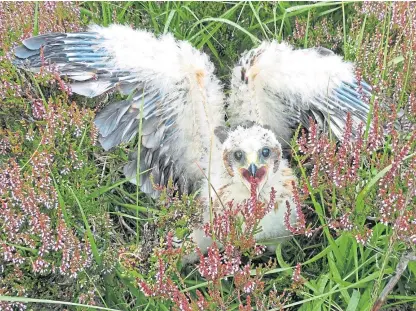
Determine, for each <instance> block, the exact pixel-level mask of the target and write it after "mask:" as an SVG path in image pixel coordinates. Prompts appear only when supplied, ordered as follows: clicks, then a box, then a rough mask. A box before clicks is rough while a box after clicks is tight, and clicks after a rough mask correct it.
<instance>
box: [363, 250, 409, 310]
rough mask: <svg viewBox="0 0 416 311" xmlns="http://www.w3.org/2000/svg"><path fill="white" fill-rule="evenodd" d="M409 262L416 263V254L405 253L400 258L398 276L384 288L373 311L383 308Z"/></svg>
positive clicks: (397, 269) (397, 268)
mask: <svg viewBox="0 0 416 311" xmlns="http://www.w3.org/2000/svg"><path fill="white" fill-rule="evenodd" d="M409 261H416V252H412V253H405V254H403V255H402V257H400V261H399V263H398V264H397V267H396V274H395V275H394V276H393V277H392V278H391V279H390V281H389V282H388V283H387V285H386V286H385V287H384V289H383V291H382V292H381V293H380V295H379V296H378V298H377V300H376V302H375V303H374V305H373V308H372V309H371V311H378V310H380V308H381V307H382V306H383V304H384V303H385V302H386V300H387V295H388V294H389V293H390V292H391V291H392V290H393V288H394V286H396V284H397V282H398V281H399V279H400V277H401V276H402V274H403V272H404V270H406V268H407V265H408V263H409Z"/></svg>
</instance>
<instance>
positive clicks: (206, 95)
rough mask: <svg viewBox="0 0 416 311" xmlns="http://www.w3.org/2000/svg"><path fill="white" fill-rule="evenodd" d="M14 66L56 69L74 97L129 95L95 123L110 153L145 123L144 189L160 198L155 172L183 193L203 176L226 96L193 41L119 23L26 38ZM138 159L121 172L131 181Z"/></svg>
mask: <svg viewBox="0 0 416 311" xmlns="http://www.w3.org/2000/svg"><path fill="white" fill-rule="evenodd" d="M14 62H15V64H16V65H17V66H19V67H22V68H25V69H27V70H30V71H33V72H39V70H40V68H41V66H43V65H49V64H50V65H54V66H55V68H56V69H57V70H59V72H60V73H61V75H62V76H65V77H67V78H68V80H69V82H70V84H71V89H72V92H73V93H76V94H80V95H83V96H86V97H96V96H98V95H101V94H103V93H105V92H108V91H110V90H118V91H120V92H121V94H123V95H129V96H128V98H127V99H125V100H122V101H119V102H115V103H110V104H109V105H108V106H107V107H105V108H104V109H102V110H101V111H100V112H99V113H98V114H97V116H96V119H95V125H96V126H97V128H98V130H99V132H100V138H99V140H100V143H101V145H102V146H103V148H104V149H106V150H109V149H111V148H113V147H115V146H117V145H119V144H122V143H126V142H129V141H130V140H131V139H133V138H134V137H135V136H136V134H137V131H138V128H139V124H140V119H141V118H142V120H143V122H142V140H141V142H142V147H141V153H140V165H139V166H140V171H141V172H145V173H142V174H140V186H141V189H142V191H144V192H146V193H149V194H151V195H153V196H156V195H157V192H156V191H154V189H153V186H152V183H151V181H150V174H151V173H152V174H153V177H154V180H155V182H156V183H159V182H161V183H162V184H166V183H167V181H168V179H169V178H173V179H174V180H176V181H178V182H179V183H184V184H179V188H180V189H186V190H189V189H191V190H192V186H193V185H196V184H197V183H198V181H199V180H200V179H201V178H202V176H203V175H202V173H201V172H200V170H199V168H198V166H197V165H196V163H199V165H200V167H202V168H204V167H205V166H204V163H207V162H206V154H207V152H206V151H207V148H208V146H210V138H211V135H212V134H213V130H214V128H215V127H217V126H219V125H222V124H223V123H224V114H225V112H224V110H223V109H224V108H223V99H224V98H223V92H222V88H221V85H220V83H219V80H218V79H217V78H216V77H215V76H214V67H213V65H212V63H211V62H210V61H209V59H208V57H207V56H206V55H205V54H203V53H201V52H199V51H198V50H196V49H195V48H193V47H192V46H191V45H190V44H189V43H187V42H182V41H176V40H175V39H174V38H173V37H172V36H171V35H164V36H161V37H159V38H156V37H155V36H154V35H152V34H150V33H148V32H145V31H140V30H133V29H131V28H129V27H126V26H121V25H112V26H110V27H108V28H102V27H99V26H93V27H91V28H90V30H89V31H88V32H80V33H55V34H45V35H40V36H37V37H33V38H29V39H26V40H24V41H23V42H22V45H21V46H20V47H18V48H17V49H16V50H15V61H14ZM137 161H138V156H137V152H136V153H133V154H132V156H131V157H130V161H129V163H128V164H127V165H126V166H125V168H124V173H125V175H126V176H127V177H128V178H131V180H132V181H133V182H134V181H135V179H136V168H137ZM146 171H148V172H146Z"/></svg>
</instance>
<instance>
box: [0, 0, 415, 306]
mask: <svg viewBox="0 0 416 311" xmlns="http://www.w3.org/2000/svg"><path fill="white" fill-rule="evenodd" d="M14 5H15V6H16V8H17V11H16V12H17V13H16V14H17V16H16V19H15V20H16V21H17V22H16V23H15V24H14V25H13V27H12V28H10V29H9V30H5V31H6V32H7V36H6V33H0V34H2V39H1V40H0V55H2V54H3V55H5V54H6V53H7V52H8V51H9V50H10V49H11V46H12V44H13V42H16V41H18V40H19V39H20V36H21V35H22V34H26V35H30V34H34V35H35V34H37V33H40V32H42V31H45V30H48V29H51V27H52V28H53V26H51V25H67V27H71V26H69V25H70V24H71V23H75V24H77V25H80V26H83V25H87V24H88V23H98V24H102V25H105V26H106V25H109V24H112V23H121V24H125V23H126V24H130V25H134V26H135V27H137V28H144V29H147V30H149V31H152V32H154V33H156V34H162V33H167V32H170V33H172V34H173V35H174V36H175V37H176V38H178V39H181V40H188V41H190V42H191V43H192V45H193V46H195V47H197V48H198V49H201V50H202V51H204V52H206V53H207V54H209V56H210V58H211V60H212V61H213V62H214V63H215V66H216V68H217V75H218V76H219V77H220V79H221V80H222V81H223V83H224V84H225V86H226V88H227V87H228V81H229V77H230V68H231V67H232V66H233V64H234V63H235V62H236V61H237V60H238V57H239V55H240V53H242V52H243V51H244V50H247V49H250V48H252V47H253V46H256V45H257V44H259V42H261V41H262V40H265V39H275V40H279V41H281V40H287V41H289V42H291V43H292V44H294V45H296V46H297V47H305V48H307V47H313V46H317V45H322V46H325V47H327V48H330V49H332V50H334V51H335V52H337V53H338V54H343V55H344V56H345V58H346V59H347V60H352V61H357V62H358V65H359V66H360V68H361V69H362V73H363V76H364V78H365V79H367V80H369V81H370V82H372V83H373V84H374V85H376V84H378V83H381V84H382V86H383V90H382V92H381V91H380V96H381V95H383V96H386V98H391V97H394V100H395V101H396V102H395V104H396V107H398V108H402V107H407V105H408V100H409V95H410V94H414V92H415V88H414V85H412V83H414V78H415V77H414V74H412V73H411V71H412V69H413V70H414V68H415V67H414V64H413V63H411V59H412V57H413V51H412V50H411V49H410V48H409V45H405V43H401V44H402V45H398V46H396V45H395V43H397V42H399V41H400V42H405V41H406V39H407V40H410V41H411V40H413V38H414V36H410V37H409V38H407V37H406V35H408V34H407V33H406V32H405V31H401V30H400V28H399V27H398V26H397V25H393V26H391V14H392V13H391V11H388V12H387V13H386V14H385V15H384V17H383V18H382V19H380V20H379V19H377V18H376V16H375V15H370V14H362V13H360V7H361V4H356V3H353V2H339V1H329V2H317V3H304V2H285V1H282V2H276V3H269V2H245V1H242V2H209V3H208V2H207V3H197V2H166V3H159V2H157V3H156V2H133V1H129V2H107V1H105V2H83V3H81V4H80V11H79V12H80V14H79V15H78V13H76V14H74V13H73V12H72V11H71V7H70V5H68V7H65V6H64V5H63V4H59V5H58V7H57V8H56V9H55V10H54V11H53V14H51V13H50V12H49V13H48V12H47V11H45V9H44V5H43V4H42V3H36V4H34V3H26V4H14ZM19 6H21V7H19ZM387 9H389V10H391V5H390V4H388V6H387ZM409 10H410V9H409ZM19 12H20V13H19ZM19 14H21V15H22V16H20V15H19ZM30 14H31V15H30ZM402 14H405V13H402ZM409 14H410V13H409ZM8 22H9V23H10V22H11V21H7V20H6V19H4V21H3V23H4V24H2V21H1V16H0V26H2V25H6V26H7V27H8V26H9V24H7V23H8ZM0 29H2V27H0ZM53 29H54V28H53ZM63 29H66V27H64V28H63ZM302 31H303V35H301V36H298V35H297V33H300V32H302ZM413 31H414V30H413ZM375 34H379V35H380V38H381V39H380V40H379V44H378V45H377V44H375V43H374V42H373V41H374V37H375ZM372 42H373V43H374V45H371V44H372ZM372 47H374V49H372ZM399 47H405V48H402V49H399ZM406 48H407V49H406ZM377 57H379V58H377ZM0 69H1V71H0V78H2V81H7V82H8V83H11V84H16V85H21V86H22V87H23V89H24V90H25V92H22V93H20V94H12V91H10V90H5V91H4V92H5V93H4V94H6V96H4V97H1V96H0V124H1V127H0V142H3V141H5V139H7V141H8V142H9V145H8V146H9V147H7V152H5V153H1V152H0V165H1V168H0V169H1V171H3V169H5V168H6V167H8V165H9V161H10V160H11V159H15V160H16V162H17V163H18V164H19V166H20V169H21V171H20V172H19V173H20V174H21V177H22V180H23V181H24V183H25V184H27V187H29V186H30V187H34V189H36V191H39V189H38V188H36V187H37V186H36V184H35V182H34V181H33V180H31V179H30V178H29V177H30V176H32V175H31V174H32V173H33V170H34V167H33V166H34V164H33V161H31V160H32V159H33V158H34V157H36V156H37V155H39V153H41V152H43V151H44V152H45V153H49V154H53V156H54V161H53V163H51V164H50V166H49V167H48V169H47V171H45V174H46V173H47V172H49V173H48V174H50V177H51V178H52V182H51V184H50V186H51V187H53V188H54V189H55V190H56V193H57V204H58V206H59V208H58V210H59V211H60V212H61V213H62V215H63V216H62V219H63V220H64V221H65V223H66V225H67V227H68V228H69V230H70V231H71V232H73V235H74V236H75V237H76V239H74V241H77V243H78V242H79V243H80V245H83V246H85V245H89V247H91V251H92V254H91V260H92V262H91V264H90V265H89V266H86V267H85V268H82V269H80V270H79V272H78V276H77V278H75V279H69V278H68V277H64V276H62V275H59V273H53V272H48V273H46V274H45V275H41V274H35V273H32V263H33V262H34V261H35V260H36V258H37V257H38V250H39V247H40V245H41V240H40V238H39V236H38V235H36V234H35V233H34V234H33V236H32V237H33V238H34V239H35V242H36V243H35V247H34V248H28V247H26V246H24V245H23V244H22V245H18V244H16V243H11V242H10V241H9V238H8V236H7V234H6V233H5V228H6V223H5V222H4V220H3V218H0V229H1V232H0V242H1V243H2V244H0V247H2V245H3V244H5V245H9V246H15V247H16V249H17V252H18V253H19V254H20V255H21V256H22V257H23V258H24V259H25V261H24V263H23V264H22V265H21V267H20V271H19V273H16V271H15V270H14V269H15V268H14V266H13V265H12V264H10V263H6V261H5V260H3V258H2V257H0V303H1V301H4V302H5V301H8V302H22V303H27V305H28V306H29V309H33V310H61V309H62V308H64V307H65V308H68V309H70V310H86V309H87V305H89V304H90V303H91V302H94V303H95V304H96V306H95V307H94V306H90V307H88V308H90V309H97V310H98V309H101V310H126V311H127V310H128V311H130V310H170V309H171V307H172V304H171V302H168V301H166V300H161V299H157V298H148V297H145V296H144V294H143V293H142V292H141V291H140V289H139V287H138V285H137V280H138V279H143V278H144V279H146V278H150V276H152V275H154V274H155V269H154V264H155V263H156V257H155V256H154V255H152V254H146V252H145V251H144V246H145V244H143V243H144V241H145V240H146V238H149V236H148V233H147V231H146V230H145V229H144V224H145V223H148V222H151V223H152V222H154V221H155V222H157V224H158V225H159V226H157V227H156V228H155V229H154V231H155V232H154V234H156V236H162V237H164V236H165V235H166V233H167V231H168V229H169V230H170V229H172V230H174V231H175V232H176V233H177V234H178V235H180V234H186V232H182V231H181V230H180V228H181V227H182V226H183V225H184V223H182V222H180V221H179V222H178V223H176V224H169V219H171V218H172V212H171V211H170V210H169V209H168V208H164V207H163V206H162V204H161V203H160V202H153V201H152V200H151V199H149V198H147V197H146V196H144V195H143V194H142V193H140V191H139V189H138V187H136V186H134V185H131V184H129V183H128V182H127V181H126V180H123V179H122V174H121V172H122V167H123V163H125V162H126V161H127V154H128V149H129V148H128V146H122V147H120V148H117V149H116V150H112V151H111V152H108V153H105V152H103V151H102V149H101V148H100V147H99V146H98V145H95V144H94V137H93V136H94V135H93V129H92V120H93V116H94V112H95V107H97V106H101V100H100V99H99V100H88V101H87V100H85V99H82V98H78V97H74V98H69V97H68V96H67V95H66V94H64V93H62V92H61V91H60V90H59V89H58V87H57V86H56V85H55V86H53V87H52V88H51V87H50V86H49V84H48V83H47V82H46V81H48V77H46V78H42V77H37V78H34V77H30V76H27V75H24V74H23V73H21V72H18V71H16V69H15V68H14V67H13V66H12V65H11V64H10V62H9V61H8V60H7V59H2V60H0ZM403 71H404V73H402V74H403V76H401V77H403V81H404V82H403V84H402V88H401V90H398V89H397V90H396V88H397V86H396V84H397V83H398V82H397V81H396V80H395V79H393V78H392V77H396V75H393V73H399V72H403ZM49 78H50V77H49ZM412 79H413V80H412ZM412 81H413V82H412ZM31 85H32V86H31ZM1 92H2V88H0V94H3V93H1ZM397 92H399V93H398V94H399V95H397ZM394 94H396V95H397V96H396V95H394ZM393 95H394V96H393ZM33 99H40V100H41V101H42V102H44V103H45V107H46V108H47V109H50V108H51V107H56V114H55V115H56V117H57V118H59V119H60V120H62V123H60V124H59V126H58V128H60V129H63V128H65V129H66V130H65V131H62V132H60V131H57V132H54V133H51V134H50V135H51V136H52V137H53V139H52V140H51V143H50V145H45V144H42V143H41V138H42V137H43V136H44V135H45V133H46V132H47V130H48V128H49V127H50V124H49V123H48V121H47V120H36V119H33V117H32V108H31V107H32V101H33ZM73 99H74V100H75V101H76V105H75V104H73V105H71V101H72V100H73ZM373 101H374V98H373ZM373 101H372V102H373ZM76 107H80V108H76ZM371 107H372V108H371V109H372V110H371V111H372V112H373V106H371ZM77 118H78V119H79V124H78V125H76V126H79V127H80V131H81V135H80V136H76V135H74V133H75V131H76V128H75V127H76V126H75V125H73V124H70V120H76V119H77ZM370 119H371V117H369V120H368V121H369V122H368V124H367V127H366V134H367V135H369V133H370V126H369V125H370V121H371V120H370ZM413 121H414V119H413ZM140 126H141V125H140ZM28 133H32V136H33V140H27V139H26V138H25V137H26V135H27V134H28ZM139 136H140V135H139ZM393 140H394V138H393V137H389V138H388V140H387V144H386V145H385V147H384V148H382V150H381V153H380V154H379V156H380V157H381V159H384V162H380V163H382V164H383V165H377V163H379V162H377V161H376V159H375V156H374V158H373V159H372V160H373V161H371V160H369V163H365V165H361V167H360V174H362V175H361V176H362V180H361V181H362V184H360V185H357V189H347V190H345V191H344V190H342V191H341V190H338V189H335V188H333V189H332V188H329V189H332V190H331V191H332V192H331V193H330V194H329V193H328V184H322V185H320V187H316V188H314V187H313V186H312V184H311V181H310V179H309V177H308V176H309V173H308V171H307V168H306V167H304V166H303V165H302V163H303V162H304V160H305V159H304V158H302V155H300V154H299V153H297V152H295V156H294V161H293V165H294V166H296V167H297V171H298V173H299V179H300V180H303V181H305V185H306V186H307V188H308V189H309V192H310V193H311V194H312V195H311V196H310V197H309V198H308V201H307V202H308V204H309V205H310V206H311V208H312V209H313V210H314V211H315V213H316V215H317V216H316V217H315V218H313V217H312V218H311V221H313V222H314V225H316V226H322V231H320V232H319V233H318V234H316V235H315V236H314V237H313V239H307V238H305V237H303V236H297V237H295V238H293V239H292V240H290V241H288V242H287V243H285V244H283V245H282V246H281V247H279V248H278V250H277V254H276V257H275V258H276V261H277V263H278V265H277V267H275V268H273V269H269V270H267V271H265V275H264V280H265V283H266V286H265V288H266V291H269V290H271V289H272V287H273V286H275V287H276V289H277V290H278V291H280V292H282V291H283V290H284V289H285V288H290V286H291V283H292V280H291V277H292V274H293V270H294V267H295V265H296V264H297V263H301V265H302V276H303V277H304V278H305V280H306V283H305V284H304V286H303V287H301V288H299V289H297V290H296V291H294V292H293V297H292V298H291V300H290V301H288V302H287V303H286V304H285V306H284V307H283V308H284V309H287V310H302V311H309V310H310V311H315V310H323V311H326V310H328V311H329V310H347V311H354V310H357V311H361V310H362V311H367V310H371V308H372V306H373V304H374V302H375V301H376V299H377V297H378V296H379V294H380V293H381V292H382V290H383V288H384V287H385V286H386V285H387V283H388V281H389V279H390V278H391V277H392V276H393V275H394V274H395V271H396V268H397V265H398V263H399V261H400V258H401V256H402V255H403V254H406V253H408V252H412V251H414V250H415V247H414V245H413V246H412V245H410V246H409V244H406V243H403V242H402V241H400V240H399V239H398V237H397V236H396V234H395V232H394V230H393V229H392V227H391V226H386V225H383V224H381V223H379V222H377V223H375V222H372V223H371V226H372V230H373V235H372V237H371V239H370V240H369V242H368V243H367V244H366V245H365V246H363V245H361V244H359V243H357V241H356V239H355V238H354V236H353V235H352V234H351V233H350V232H347V231H340V232H339V233H338V234H335V232H334V231H333V230H331V229H330V228H329V226H328V224H329V220H330V219H331V216H332V215H331V213H337V212H340V211H339V210H338V209H339V206H338V203H339V202H341V201H342V202H343V200H344V201H346V200H350V201H349V202H347V203H349V204H350V207H351V209H352V206H354V207H356V211H357V215H355V216H356V218H355V221H356V223H357V224H359V225H360V226H363V225H364V224H368V223H369V221H368V219H367V217H366V216H367V214H368V213H370V212H371V213H373V212H374V207H375V206H377V205H376V200H377V191H378V184H379V182H380V180H381V179H382V178H383V177H385V176H386V174H388V172H389V171H390V170H391V168H392V165H391V162H388V161H389V160H391V155H390V151H391V149H392V148H391V141H393ZM70 152H74V153H75V154H76V155H77V157H78V159H77V161H82V163H83V164H82V165H81V168H79V169H73V167H74V165H75V164H76V161H75V160H71V159H70V158H69V154H70ZM414 152H415V144H414V143H413V144H412V146H411V152H410V155H408V156H406V157H405V159H404V160H403V164H402V165H403V166H404V167H406V166H410V165H411V164H410V163H411V161H413V158H414V155H415V153H414ZM139 154H140V150H139ZM74 163H75V164H74ZM389 163H390V164H389ZM65 168H69V172H68V173H67V174H66V175H62V174H61V172H62V170H63V169H65ZM397 187H398V189H402V190H403V191H406V189H407V188H406V186H405V185H403V184H401V183H399V182H397ZM343 191H344V192H343ZM0 195H1V196H0V198H1V199H2V200H4V199H7V198H8V193H6V192H1V191H0ZM187 199H188V198H187ZM189 201H190V202H191V203H190V204H189V205H186V204H185V203H183V204H182V205H180V206H178V209H181V210H184V211H185V212H184V213H185V214H184V215H185V217H191V215H192V212H193V211H194V210H193V209H192V206H193V207H194V205H192V202H193V200H192V197H190V198H189ZM415 201H416V200H415V198H414V197H410V198H408V201H407V204H408V208H409V209H411V208H413V209H414V207H415V206H416V202H415ZM343 203H345V202H343ZM350 207H349V206H347V207H346V209H348V208H350ZM58 210H46V209H42V213H45V215H48V217H50V219H51V227H52V229H51V230H55V229H56V228H57V227H58V224H59V219H60V216H59V213H58ZM16 213H17V212H16ZM369 216H373V215H369ZM25 226H28V224H27V223H26V224H25ZM26 229H27V227H26ZM147 242H148V241H147ZM160 242H161V241H159V240H157V241H154V243H155V245H156V246H158V244H159V243H160ZM81 249H82V250H84V248H81ZM34 250H35V251H34ZM84 255H85V254H84V253H82V256H84ZM145 255H146V256H145ZM142 256H144V258H143V257H142ZM47 260H48V261H49V262H50V263H55V264H56V265H57V266H59V265H60V263H61V261H62V260H63V259H62V254H61V253H60V252H53V251H51V253H50V254H49V257H48V259H47ZM263 260H264V259H263ZM178 265H179V264H178ZM252 269H253V270H252V273H253V274H255V266H254V265H253V267H252ZM20 273H21V274H20ZM15 274H16V275H15ZM173 278H174V280H175V281H176V282H177V283H178V284H177V285H178V286H179V288H180V290H181V292H184V293H185V292H186V293H191V295H195V291H196V290H197V289H198V290H200V291H201V292H203V293H205V294H206V293H207V289H208V288H209V286H210V284H209V282H207V281H206V280H204V279H203V278H202V277H200V275H199V274H198V273H197V272H196V271H195V269H194V267H188V268H187V269H184V270H183V271H182V274H181V276H180V277H179V276H173ZM221 286H222V294H223V296H224V299H226V298H228V299H230V301H231V302H232V303H230V304H229V305H228V307H229V309H230V310H238V304H237V302H236V300H235V299H236V297H232V294H231V293H232V290H233V281H232V280H230V279H227V280H222V282H221ZM21 288H24V289H25V291H24V295H22V291H21ZM87 293H88V299H87V298H85V297H84V298H83V299H81V300H80V297H83V295H84V296H85V295H86V294H87ZM80 301H81V302H82V303H79V302H80ZM1 306H2V305H1V304H0V309H1ZM393 306H398V308H401V309H398V310H414V309H415V308H416V264H415V263H414V262H410V263H409V266H408V268H407V269H406V270H405V271H404V273H403V275H402V277H401V278H400V280H399V282H398V284H397V286H396V287H395V288H394V290H393V291H392V292H391V293H390V294H389V295H388V296H387V301H386V304H385V308H384V310H389V309H388V308H389V307H393ZM213 310H215V307H213ZM273 310H280V308H279V307H276V309H273ZM390 310H393V309H390Z"/></svg>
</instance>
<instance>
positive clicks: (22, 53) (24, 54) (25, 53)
mask: <svg viewBox="0 0 416 311" xmlns="http://www.w3.org/2000/svg"><path fill="white" fill-rule="evenodd" d="M37 54H39V50H30V49H28V48H27V47H25V46H24V45H21V46H18V47H17V48H16V49H15V50H14V55H15V56H16V57H18V58H21V59H25V58H29V57H31V56H33V55H37Z"/></svg>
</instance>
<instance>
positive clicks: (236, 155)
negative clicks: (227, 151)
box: [234, 150, 243, 161]
mask: <svg viewBox="0 0 416 311" xmlns="http://www.w3.org/2000/svg"><path fill="white" fill-rule="evenodd" d="M234 158H235V159H236V160H237V161H241V159H242V158H243V152H242V151H240V150H238V151H236V152H234Z"/></svg>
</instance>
